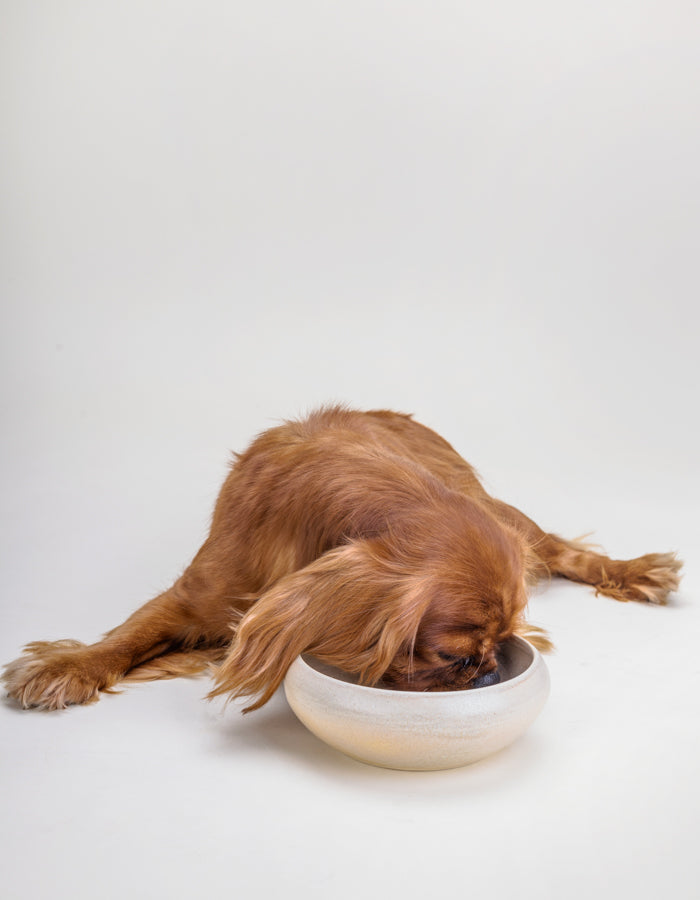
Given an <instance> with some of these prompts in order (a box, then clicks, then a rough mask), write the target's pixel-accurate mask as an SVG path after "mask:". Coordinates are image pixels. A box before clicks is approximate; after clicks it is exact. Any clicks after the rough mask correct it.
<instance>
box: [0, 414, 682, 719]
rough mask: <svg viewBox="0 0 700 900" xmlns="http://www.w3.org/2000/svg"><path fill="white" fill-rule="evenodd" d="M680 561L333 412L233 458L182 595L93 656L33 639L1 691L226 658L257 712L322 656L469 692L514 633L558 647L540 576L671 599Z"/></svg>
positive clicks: (176, 592) (409, 682)
mask: <svg viewBox="0 0 700 900" xmlns="http://www.w3.org/2000/svg"><path fill="white" fill-rule="evenodd" d="M680 566H681V564H680V562H679V561H678V560H677V559H676V558H675V556H674V555H673V554H649V555H647V556H643V557H640V558H639V559H635V560H630V561H620V560H617V561H615V560H611V559H608V558H607V557H606V556H603V555H602V554H599V553H595V552H593V551H592V550H591V549H590V548H588V547H586V546H584V545H582V544H577V543H575V542H570V541H564V540H562V539H561V538H558V537H556V536H555V535H552V534H545V533H544V532H543V531H542V530H541V529H540V528H539V527H538V526H537V525H535V523H534V522H532V521H531V520H530V519H528V518H527V517H526V516H525V515H523V514H522V513H521V512H520V511H519V510H516V509H515V508H513V507H511V506H508V505H507V504H505V503H502V502H501V501H499V500H495V499H494V498H492V497H490V496H489V495H488V494H487V493H486V492H485V490H484V489H483V487H482V486H481V484H480V482H479V480H478V479H477V477H476V474H475V473H474V470H473V469H472V468H471V466H469V464H468V463H466V462H465V461H464V460H463V459H462V458H461V457H460V456H459V455H458V454H457V453H456V452H455V450H454V449H453V448H452V447H451V446H450V445H449V444H448V443H447V442H446V441H445V440H443V439H442V438H441V437H439V436H438V435H437V434H435V432H433V431H431V430H429V429H428V428H425V427H424V426H422V425H419V424H418V423H417V422H414V421H413V420H412V419H411V418H410V417H409V416H404V415H400V414H398V413H393V412H388V411H373V412H364V413H363V412H355V411H352V410H346V409H343V408H340V407H331V408H326V409H321V410H319V411H318V412H315V413H313V414H312V415H311V416H309V417H308V418H306V419H305V420H303V421H298V422H288V423H286V424H284V425H282V426H280V427H278V428H273V429H271V430H270V431H267V432H265V433H264V434H262V435H260V437H258V438H257V440H255V441H254V442H253V443H252V444H251V446H250V447H249V448H248V449H247V450H246V451H245V452H244V453H243V454H241V455H240V456H238V457H237V458H236V460H235V462H234V465H233V467H232V470H231V473H230V475H229V477H228V478H227V480H226V482H225V483H224V486H223V488H222V490H221V493H220V495H219V499H218V501H217V504H216V508H215V510H214V516H213V521H212V526H211V531H210V534H209V536H208V538H207V540H206V541H205V543H204V545H203V547H202V548H201V549H200V551H199V553H198V554H197V555H196V557H195V558H194V560H193V562H192V563H191V565H190V566H189V568H188V569H187V570H186V572H185V573H184V574H183V575H182V577H181V578H179V579H178V580H177V581H176V582H175V584H174V585H173V586H172V587H171V588H170V589H169V590H168V591H166V592H165V593H164V594H161V595H160V596H159V597H156V598H155V599H154V600H151V601H150V602H149V603H147V604H146V605H145V606H143V607H142V608H141V609H139V610H137V611H136V612H135V613H134V614H133V615H132V616H131V617H130V618H129V619H127V620H126V622H124V623H123V624H122V625H120V626H118V627H117V628H115V629H113V630H112V631H110V632H109V633H108V634H107V635H106V636H105V637H104V639H103V640H101V641H99V642H98V643H96V644H93V645H91V646H86V645H84V644H79V643H78V642H75V641H57V642H53V643H48V642H37V643H33V644H30V645H29V646H28V647H27V648H26V649H25V654H24V655H23V656H22V657H20V659H18V660H15V662H13V663H10V664H9V666H7V667H6V669H5V673H4V676H3V679H4V681H5V684H6V685H7V688H8V691H9V693H10V695H11V696H12V697H14V698H15V699H16V700H18V701H19V702H20V703H21V704H22V705H23V706H25V707H43V708H46V709H57V708H61V707H64V706H66V705H68V704H71V703H88V702H92V701H94V700H95V699H97V698H98V692H99V691H107V690H109V689H110V688H112V687H113V686H114V685H116V684H117V683H119V682H122V681H137V680H149V679H153V678H168V677H174V676H175V675H184V674H193V673H195V672H197V671H201V670H202V669H204V668H206V667H207V666H208V665H210V664H211V663H212V662H215V661H220V663H221V664H220V665H219V667H218V669H216V672H215V678H216V682H215V687H214V689H213V690H212V692H211V695H210V696H217V695H226V696H234V697H235V696H244V697H250V698H252V700H253V702H252V703H251V705H250V706H249V707H248V709H255V708H257V707H259V706H261V705H262V704H264V703H265V702H266V701H267V700H269V698H270V697H271V696H272V694H273V693H274V691H275V690H276V689H277V687H278V686H279V685H280V683H281V682H282V680H283V678H284V675H285V673H286V672H287V669H288V668H289V666H290V665H291V663H292V661H293V660H294V659H295V657H296V656H298V655H299V654H300V653H304V652H309V653H312V654H314V655H315V656H317V657H318V658H319V659H322V660H324V661H325V662H328V663H331V664H333V665H336V666H339V667H340V668H342V669H345V670H347V671H349V672H352V673H355V674H356V675H358V676H359V677H360V679H361V680H362V681H363V682H364V683H367V684H375V683H377V681H379V679H383V680H384V681H387V682H390V683H393V684H395V685H396V686H399V687H402V688H405V689H413V690H426V689H433V690H445V689H450V688H454V687H466V686H468V685H469V684H470V683H471V682H473V681H474V679H475V678H477V677H481V676H483V675H484V673H488V672H490V671H492V670H493V669H494V668H495V666H496V651H497V648H498V645H499V643H500V642H501V641H503V640H504V639H505V638H507V637H508V636H509V635H512V634H514V633H521V634H526V635H527V636H528V637H529V639H530V640H531V641H532V642H533V643H535V644H537V645H538V646H540V647H541V648H543V649H546V648H547V647H548V646H549V642H548V639H547V638H546V636H545V635H544V633H543V632H541V631H540V630H539V629H536V628H534V627H533V626H528V625H527V624H526V623H525V620H524V610H525V605H526V602H527V594H526V587H527V584H528V583H529V582H531V581H533V580H535V579H536V578H539V577H542V576H545V575H548V574H554V575H562V576H564V577H567V578H571V579H573V580H575V581H582V582H586V583H588V584H591V585H594V586H595V588H596V591H597V592H600V593H604V594H607V595H609V596H611V597H615V598H616V599H619V600H648V601H652V602H655V603H663V602H665V600H666V597H667V594H668V593H669V591H672V590H674V589H675V588H676V587H677V586H678V574H677V572H678V570H679V569H680Z"/></svg>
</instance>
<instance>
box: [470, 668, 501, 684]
mask: <svg viewBox="0 0 700 900" xmlns="http://www.w3.org/2000/svg"><path fill="white" fill-rule="evenodd" d="M500 680H501V676H500V675H499V674H498V669H494V670H493V672H486V673H485V674H484V675H479V677H478V678H475V679H474V681H472V683H471V687H473V688H481V687H488V686H489V685H490V684H498V682H499V681H500Z"/></svg>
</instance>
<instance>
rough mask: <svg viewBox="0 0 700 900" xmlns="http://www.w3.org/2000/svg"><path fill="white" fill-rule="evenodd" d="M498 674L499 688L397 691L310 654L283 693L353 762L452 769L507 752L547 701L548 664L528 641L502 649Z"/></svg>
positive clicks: (289, 678) (293, 668)
mask: <svg viewBox="0 0 700 900" xmlns="http://www.w3.org/2000/svg"><path fill="white" fill-rule="evenodd" d="M499 673H500V676H501V681H500V683H499V684H494V685H490V686H488V687H483V688H474V689H472V690H466V691H433V692H431V691H428V692H414V691H398V690H391V689H389V688H384V687H367V686H365V685H360V684H357V683H356V682H355V681H354V680H353V678H352V677H351V676H349V675H347V674H346V673H344V672H341V671H340V670H339V669H335V668H333V667H332V666H327V665H325V664H324V663H321V662H319V661H318V660H315V659H314V658H313V657H310V656H307V655H305V656H300V657H299V658H298V659H296V660H295V661H294V663H293V664H292V666H291V668H290V669H289V672H288V673H287V677H286V679H285V683H284V689H285V693H286V695H287V700H288V701H289V705H290V706H291V707H292V709H293V710H294V712H295V713H296V715H297V717H298V718H299V719H300V720H301V721H302V722H303V723H304V725H306V727H307V728H308V729H309V730H310V731H312V732H313V733H314V734H315V735H316V736H317V737H319V738H321V740H323V741H325V742H326V743H327V744H330V746H331V747H335V748H336V749H337V750H341V751H342V752H343V753H346V754H347V755H348V756H351V757H353V758H354V759H358V760H360V761H362V762H365V763H370V764H371V765H375V766H383V767H385V768H389V769H413V770H419V769H423V770H427V769H452V768H456V767H458V766H465V765H468V764H469V763H473V762H476V761H477V760H479V759H483V758H484V757H486V756H490V755H491V754H492V753H496V752H497V751H499V750H502V749H503V748H504V747H507V746H508V745H509V744H511V743H512V742H513V741H514V740H515V739H516V738H518V737H519V736H520V735H521V734H522V733H523V732H524V731H525V730H526V729H527V728H528V727H529V726H530V725H531V724H532V722H533V721H534V720H535V718H536V717H537V715H538V714H539V712H540V711H541V709H542V707H543V706H544V704H545V701H546V700H547V697H548V695H549V673H548V671H547V667H546V665H545V663H544V660H543V659H542V657H541V655H540V654H539V653H538V651H537V650H536V649H535V648H534V647H533V646H532V645H531V644H529V643H528V642H527V641H526V640H524V639H523V638H520V637H513V638H510V639H509V640H508V641H506V642H504V644H503V645H502V646H501V650H500V653H499Z"/></svg>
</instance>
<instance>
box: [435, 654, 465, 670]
mask: <svg viewBox="0 0 700 900" xmlns="http://www.w3.org/2000/svg"><path fill="white" fill-rule="evenodd" d="M437 655H438V656H439V657H440V659H444V660H445V662H449V663H459V664H460V666H461V667H462V668H463V669H468V668H469V666H470V665H471V664H472V662H473V661H474V657H472V656H455V655H454V654H452V653H442V652H441V651H440V650H438V651H437Z"/></svg>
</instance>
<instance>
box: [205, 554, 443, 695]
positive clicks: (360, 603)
mask: <svg viewBox="0 0 700 900" xmlns="http://www.w3.org/2000/svg"><path fill="white" fill-rule="evenodd" d="M392 563H393V559H392V555H391V552H390V548H389V547H388V545H387V544H386V543H385V542H384V541H380V540H374V541H353V542H352V543H349V544H346V545H344V546H342V547H338V548H336V549H333V550H329V551H328V552H327V553H325V554H324V555H323V556H321V557H320V558H319V559H317V560H315V561H314V562H312V563H310V564H309V565H308V566H306V567H305V568H303V569H300V570H299V571H297V572H294V573H292V574H290V575H287V576H285V577H284V578H281V579H280V580H279V581H278V582H277V583H276V584H275V585H274V586H273V587H272V588H271V589H270V590H268V591H267V592H266V593H265V594H263V596H262V597H261V598H260V600H258V602H257V603H255V605H254V606H253V607H252V608H251V610H250V611H249V612H248V613H247V614H246V615H245V616H244V617H243V619H242V620H241V622H240V624H239V625H238V627H237V629H236V636H235V639H234V642H233V644H232V646H231V650H230V651H229V654H228V656H227V657H226V659H225V660H224V662H223V663H222V664H221V666H220V667H219V669H218V670H217V672H216V675H215V687H214V689H213V690H212V691H211V693H210V694H209V697H210V698H212V697H216V696H219V695H222V694H226V695H228V696H229V697H230V698H233V697H256V698H257V699H256V701H255V702H254V703H252V704H251V705H250V706H248V707H246V709H245V710H244V712H248V711H250V710H253V709H258V708H259V707H261V706H263V704H265V703H267V701H268V700H269V699H270V697H272V695H273V694H274V692H275V691H276V690H277V688H278V687H279V685H280V684H281V683H282V680H283V678H284V676H285V674H286V673H287V670H288V669H289V667H290V666H291V664H292V663H293V662H294V660H295V659H296V657H297V656H299V654H301V653H306V652H308V653H310V654H312V655H313V656H316V657H317V658H318V659H321V660H322V661H324V662H326V663H330V664H331V665H334V666H337V667H338V668H341V669H344V670H346V671H348V672H351V673H353V674H356V675H358V676H359V678H360V681H361V682H362V683H363V684H373V683H376V682H377V681H378V680H379V679H380V678H381V676H382V675H383V674H384V673H385V672H386V670H387V668H388V667H389V665H390V664H391V662H392V660H393V659H394V657H395V656H396V654H397V653H399V652H400V651H401V650H405V651H406V652H407V653H408V654H409V656H410V654H411V652H412V649H413V645H414V643H415V640H416V633H417V631H418V626H419V625H420V622H421V619H422V617H423V614H424V613H425V610H426V609H427V607H428V605H429V602H430V597H429V593H428V591H426V590H425V578H418V577H412V576H411V575H406V574H402V573H401V572H400V570H398V569H397V567H395V566H394V565H392Z"/></svg>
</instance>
